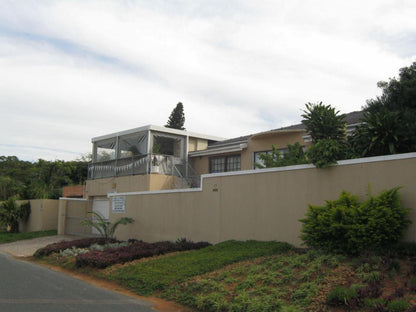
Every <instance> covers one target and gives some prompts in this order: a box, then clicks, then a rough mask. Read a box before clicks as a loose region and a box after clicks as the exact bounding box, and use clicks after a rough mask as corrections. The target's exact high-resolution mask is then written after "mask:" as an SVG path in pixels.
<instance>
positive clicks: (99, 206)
mask: <svg viewBox="0 0 416 312" xmlns="http://www.w3.org/2000/svg"><path fill="white" fill-rule="evenodd" d="M92 211H93V212H96V213H98V214H99V215H101V216H102V217H104V219H106V220H108V218H109V217H110V201H109V200H108V199H94V200H93V201H92ZM92 219H93V220H96V219H97V218H96V217H95V216H93V218H92ZM92 234H100V233H99V232H98V231H97V230H96V229H94V228H92Z"/></svg>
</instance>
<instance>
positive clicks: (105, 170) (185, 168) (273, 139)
mask: <svg viewBox="0 0 416 312" xmlns="http://www.w3.org/2000/svg"><path fill="white" fill-rule="evenodd" d="M361 117H362V112H352V113H349V114H347V116H346V122H347V133H351V131H353V129H354V128H355V126H356V125H357V124H359V123H360V118H361ZM296 142H299V143H300V144H301V145H302V146H303V148H304V149H307V148H308V147H309V146H310V145H311V144H312V142H311V138H310V136H309V135H308V134H307V133H306V130H305V127H304V125H303V124H297V125H293V126H289V127H284V128H279V129H274V130H270V131H265V132H260V133H255V134H251V135H247V136H242V137H237V138H233V139H228V140H224V139H222V138H218V137H214V136H210V135H203V134H196V133H192V132H188V131H183V130H177V129H171V128H166V127H159V126H153V125H149V126H145V127H140V128H136V129H130V130H126V131H122V132H117V133H112V134H108V135H104V136H100V137H96V138H93V139H92V144H93V152H92V163H91V164H90V165H89V168H88V180H87V196H88V198H91V197H93V198H97V197H106V196H107V194H108V193H109V192H117V193H120V192H135V191H154V190H166V189H178V188H191V187H198V186H199V180H200V179H199V176H200V175H201V174H206V173H217V172H228V171H239V170H251V169H255V166H254V164H255V163H256V162H259V161H260V159H259V155H260V154H261V153H267V152H269V151H271V146H272V145H275V146H276V147H277V149H278V150H280V151H281V152H283V153H284V152H285V150H286V147H287V144H294V143H296Z"/></svg>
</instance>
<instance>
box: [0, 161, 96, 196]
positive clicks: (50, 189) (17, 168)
mask: <svg viewBox="0 0 416 312" xmlns="http://www.w3.org/2000/svg"><path fill="white" fill-rule="evenodd" d="M87 168H88V161H87V160H86V159H85V158H84V159H82V160H75V161H69V162H64V161H62V160H55V161H45V160H42V159H39V160H38V161H37V162H34V163H31V162H28V161H22V160H19V159H18V158H17V157H16V156H0V200H6V199H7V198H9V197H11V196H18V197H20V198H23V199H34V198H37V199H40V198H50V199H57V198H59V197H60V196H62V190H61V189H62V187H63V186H66V185H74V184H82V183H83V182H84V181H85V180H86V179H87Z"/></svg>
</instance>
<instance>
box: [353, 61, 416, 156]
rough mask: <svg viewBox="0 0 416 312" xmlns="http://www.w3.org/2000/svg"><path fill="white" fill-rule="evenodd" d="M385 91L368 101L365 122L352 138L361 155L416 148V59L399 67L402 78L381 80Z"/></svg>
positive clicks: (375, 154)
mask: <svg viewBox="0 0 416 312" xmlns="http://www.w3.org/2000/svg"><path fill="white" fill-rule="evenodd" d="M377 86H378V87H379V88H381V89H382V95H381V96H379V97H377V98H376V99H370V100H368V101H367V105H366V107H365V108H364V116H363V123H362V124H361V125H359V126H358V127H357V128H356V131H355V133H354V136H353V138H352V140H351V142H352V146H353V148H354V150H355V152H356V153H357V154H358V155H360V156H377V155H386V154H395V153H407V152H413V151H416V122H415V120H416V62H414V63H413V64H412V65H411V66H409V67H404V68H401V69H400V70H399V78H398V79H397V78H390V79H389V81H388V82H386V81H380V82H378V84H377Z"/></svg>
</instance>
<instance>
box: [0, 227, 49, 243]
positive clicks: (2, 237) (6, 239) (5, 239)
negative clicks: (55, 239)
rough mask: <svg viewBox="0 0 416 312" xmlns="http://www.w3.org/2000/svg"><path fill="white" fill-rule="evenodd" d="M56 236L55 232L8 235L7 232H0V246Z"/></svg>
mask: <svg viewBox="0 0 416 312" xmlns="http://www.w3.org/2000/svg"><path fill="white" fill-rule="evenodd" d="M52 235H56V230H50V231H36V232H28V233H9V232H0V244H4V243H12V242H15V241H19V240H24V239H31V238H36V237H42V236H52Z"/></svg>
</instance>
